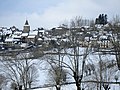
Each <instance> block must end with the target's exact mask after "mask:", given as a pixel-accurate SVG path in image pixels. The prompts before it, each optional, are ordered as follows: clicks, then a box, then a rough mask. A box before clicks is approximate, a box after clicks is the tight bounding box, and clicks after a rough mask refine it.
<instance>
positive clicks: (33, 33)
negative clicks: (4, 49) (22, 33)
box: [29, 31, 38, 35]
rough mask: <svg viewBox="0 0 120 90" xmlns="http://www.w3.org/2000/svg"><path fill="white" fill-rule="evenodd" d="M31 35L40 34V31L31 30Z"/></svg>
mask: <svg viewBox="0 0 120 90" xmlns="http://www.w3.org/2000/svg"><path fill="white" fill-rule="evenodd" d="M29 35H38V31H30V32H29Z"/></svg>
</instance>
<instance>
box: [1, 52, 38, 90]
mask: <svg viewBox="0 0 120 90" xmlns="http://www.w3.org/2000/svg"><path fill="white" fill-rule="evenodd" d="M19 57H21V59H20V58H19V59H18V58H17V57H16V58H8V56H3V57H2V59H1V60H0V63H1V64H2V65H1V67H2V68H3V69H2V72H3V73H4V74H5V75H6V76H7V77H6V78H7V79H9V80H11V82H12V83H14V86H15V88H16V89H18V88H20V87H21V88H23V89H25V90H27V88H30V87H31V84H32V83H33V82H35V81H36V79H37V76H36V75H37V69H36V68H35V63H34V62H33V61H32V59H28V56H27V55H26V54H21V55H20V56H19ZM28 86H29V87H28Z"/></svg>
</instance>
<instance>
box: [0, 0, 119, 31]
mask: <svg viewBox="0 0 120 90" xmlns="http://www.w3.org/2000/svg"><path fill="white" fill-rule="evenodd" d="M119 4H120V0H0V27H1V26H6V27H10V26H13V25H14V26H16V27H18V28H19V29H22V28H23V25H24V23H25V20H26V19H28V21H29V24H30V26H31V28H32V29H36V28H38V27H44V28H52V27H55V26H59V24H61V23H63V22H64V21H69V20H70V19H72V18H74V17H75V16H82V17H83V18H86V19H95V18H96V17H97V16H98V15H99V14H101V13H104V14H107V15H108V19H111V18H112V17H113V16H115V15H119V14H120V5H119Z"/></svg>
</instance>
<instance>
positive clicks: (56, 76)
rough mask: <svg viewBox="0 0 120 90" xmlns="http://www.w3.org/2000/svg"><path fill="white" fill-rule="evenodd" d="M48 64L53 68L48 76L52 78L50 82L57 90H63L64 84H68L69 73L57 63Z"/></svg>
mask: <svg viewBox="0 0 120 90" xmlns="http://www.w3.org/2000/svg"><path fill="white" fill-rule="evenodd" d="M48 63H49V64H50V66H51V68H50V69H49V70H48V75H49V78H50V79H49V81H50V83H51V82H52V83H53V84H54V85H55V87H56V90H61V86H62V84H63V83H65V82H66V76H67V73H66V71H65V69H63V68H61V67H59V64H57V62H54V61H52V63H51V62H49V61H48Z"/></svg>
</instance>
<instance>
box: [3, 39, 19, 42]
mask: <svg viewBox="0 0 120 90" xmlns="http://www.w3.org/2000/svg"><path fill="white" fill-rule="evenodd" d="M14 41H19V39H14V38H6V39H5V42H14Z"/></svg>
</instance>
